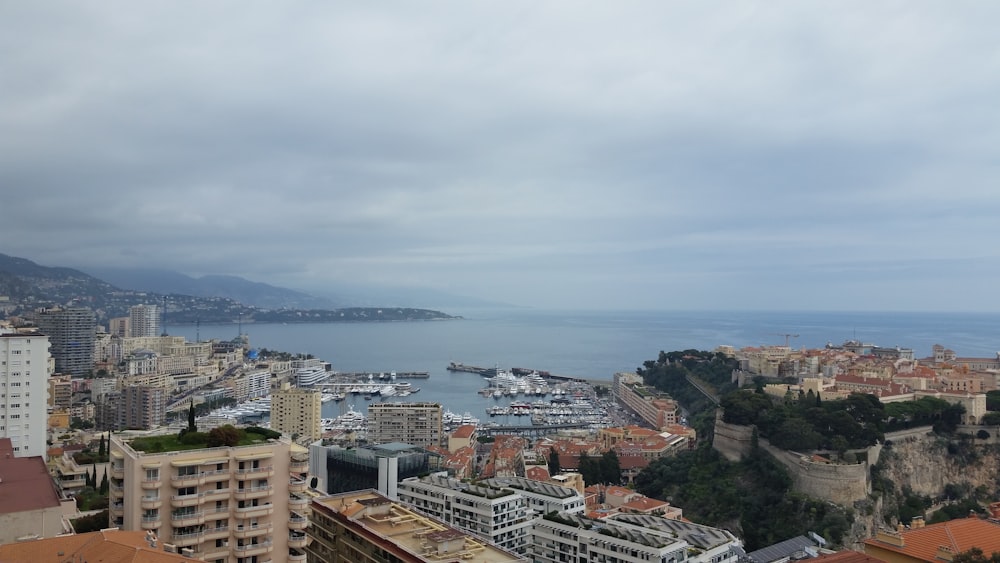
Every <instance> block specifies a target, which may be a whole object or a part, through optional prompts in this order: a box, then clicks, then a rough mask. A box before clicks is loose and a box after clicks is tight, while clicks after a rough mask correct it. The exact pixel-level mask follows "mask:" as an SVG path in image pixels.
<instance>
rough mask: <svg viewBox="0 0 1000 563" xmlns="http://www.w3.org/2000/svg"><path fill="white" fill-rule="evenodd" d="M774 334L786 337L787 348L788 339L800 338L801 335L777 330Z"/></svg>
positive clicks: (786, 345) (786, 344) (786, 346)
mask: <svg viewBox="0 0 1000 563" xmlns="http://www.w3.org/2000/svg"><path fill="white" fill-rule="evenodd" d="M774 335H775V336H784V337H785V348H788V340H789V339H790V338H798V337H799V335H798V334H788V333H784V332H776V333H774Z"/></svg>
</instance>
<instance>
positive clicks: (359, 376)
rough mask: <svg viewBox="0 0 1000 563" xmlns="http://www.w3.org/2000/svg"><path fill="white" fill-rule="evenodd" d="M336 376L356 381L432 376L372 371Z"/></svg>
mask: <svg viewBox="0 0 1000 563" xmlns="http://www.w3.org/2000/svg"><path fill="white" fill-rule="evenodd" d="M335 375H342V376H344V377H353V378H356V379H364V378H366V377H368V376H369V375H372V376H374V377H375V378H376V379H379V380H382V381H384V380H387V379H427V378H428V377H430V374H429V373H428V372H426V371H389V372H385V371H382V372H378V371H375V372H372V371H357V372H336V373H335Z"/></svg>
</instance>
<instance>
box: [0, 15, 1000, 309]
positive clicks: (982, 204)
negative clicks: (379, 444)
mask: <svg viewBox="0 0 1000 563" xmlns="http://www.w3.org/2000/svg"><path fill="white" fill-rule="evenodd" d="M997 21H1000V4H998V3H993V2H962V1H958V2H924V1H920V0H915V1H898V2H897V1H892V2H890V1H876V2H871V1H854V2H852V1H845V2H801V1H775V0H768V1H761V2H740V3H732V2H713V1H699V2H661V1H656V2H653V1H634V2H581V1H571V2H537V1H523V2H522V1H517V0H505V1H503V2H460V1H453V2H433V1H432V2H390V1H386V2H356V3H348V2H337V1H334V2H318V1H303V2H262V1H249V2H246V1H240V2H235V1H234V2H227V1H213V2H201V1H198V2H194V1H190V2H185V1H177V2H174V1H170V2H167V1H161V2H155V1H154V2H132V1H102V2H69V1H67V2H53V1H42V2H17V1H14V0H0V53H3V54H2V55H0V252H2V253H5V254H9V255H13V256H19V257H24V258H28V259H31V260H34V261H35V262H38V263H40V264H43V265H50V266H71V267H79V268H83V267H118V268H133V267H134V268H151V267H155V268H167V269H172V270H177V271H180V272H183V273H186V274H189V275H196V276H197V275H204V274H234V275H240V276H243V277H246V278H248V279H251V280H255V281H261V282H267V283H272V284H275V285H280V286H284V287H291V288H295V289H303V290H306V291H311V292H314V293H322V292H324V291H327V290H330V288H334V287H337V286H338V285H345V284H347V285H354V286H365V287H371V288H379V287H407V288H425V289H433V290H439V291H444V292H449V293H453V294H457V295H464V296H470V297H476V298H481V299H487V300H491V301H497V302H504V303H510V304H515V305H519V306H526V307H538V308H547V309H749V310H886V311H896V310H900V311H905V310H913V311H976V310H983V311H997V310H998V309H1000V306H998V301H997V299H996V279H997V277H998V274H1000V260H998V258H1000V249H998V245H997V242H998V240H1000V222H998V217H1000V182H998V180H1000V153H998V151H1000V34H998V33H997V32H996V22H997ZM389 305H392V304H389Z"/></svg>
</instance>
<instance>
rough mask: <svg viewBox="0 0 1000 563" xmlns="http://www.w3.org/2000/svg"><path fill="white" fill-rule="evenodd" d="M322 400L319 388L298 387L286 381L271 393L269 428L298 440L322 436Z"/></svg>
mask: <svg viewBox="0 0 1000 563" xmlns="http://www.w3.org/2000/svg"><path fill="white" fill-rule="evenodd" d="M322 407H323V402H322V399H321V393H320V390H319V389H299V388H294V387H290V386H289V385H288V384H287V383H286V384H284V385H283V386H282V388H281V389H280V390H278V391H275V392H274V393H272V394H271V428H273V429H274V430H277V431H278V432H281V433H282V434H284V435H286V436H295V439H296V440H298V441H307V442H315V441H316V440H319V439H320V438H322V437H323V421H322V417H323V413H322Z"/></svg>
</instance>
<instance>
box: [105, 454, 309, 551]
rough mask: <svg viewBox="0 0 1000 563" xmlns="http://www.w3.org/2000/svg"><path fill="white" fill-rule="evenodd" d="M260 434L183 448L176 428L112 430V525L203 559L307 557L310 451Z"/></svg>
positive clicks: (110, 523) (110, 499)
mask: <svg viewBox="0 0 1000 563" xmlns="http://www.w3.org/2000/svg"><path fill="white" fill-rule="evenodd" d="M261 438H262V439H261V440H256V441H253V442H252V443H248V444H247V445H242V446H233V447H226V446H223V447H216V448H200V449H180V448H181V447H188V446H184V445H182V444H179V443H178V442H177V437H176V436H175V435H167V436H147V437H143V438H127V437H125V436H123V435H113V436H112V437H111V448H110V452H111V453H110V460H111V462H110V463H111V470H110V487H109V488H110V495H109V504H110V522H109V525H110V526H114V527H119V528H121V529H123V530H148V531H151V532H153V533H154V534H156V537H157V538H159V540H160V541H162V542H163V543H164V544H166V545H170V546H172V547H173V548H175V549H177V550H178V551H180V552H181V553H182V554H187V555H190V556H191V557H196V558H200V559H203V560H205V561H213V562H219V563H254V562H259V561H268V560H274V561H304V560H305V554H304V553H303V552H302V551H301V549H302V548H303V547H305V544H306V537H305V533H304V530H305V529H306V527H307V526H308V524H309V520H308V514H309V500H308V498H307V497H306V496H304V495H303V493H304V492H305V491H306V489H307V488H308V481H307V479H306V477H305V474H306V472H307V471H308V467H309V462H308V453H307V451H306V450H305V448H302V447H300V446H297V445H295V444H293V443H292V442H291V441H290V440H288V439H287V438H280V439H277V440H265V439H263V437H261ZM144 450H146V451H144ZM154 450H155V451H154Z"/></svg>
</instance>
